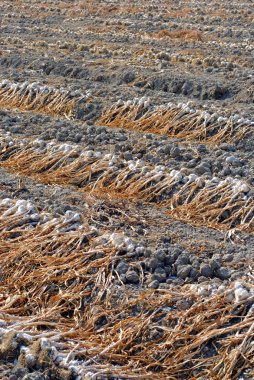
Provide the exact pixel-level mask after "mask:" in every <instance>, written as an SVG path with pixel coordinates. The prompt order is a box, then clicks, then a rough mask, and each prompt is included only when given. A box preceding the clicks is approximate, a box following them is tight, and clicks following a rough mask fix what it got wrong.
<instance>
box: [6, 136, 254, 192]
mask: <svg viewBox="0 0 254 380" xmlns="http://www.w3.org/2000/svg"><path fill="white" fill-rule="evenodd" d="M1 137H2V139H1ZM1 141H2V142H6V141H7V143H8V145H9V146H13V145H14V140H13V139H12V138H11V136H10V133H9V132H7V133H5V134H2V135H0V146H1ZM15 144H16V145H17V146H20V147H21V148H23V147H27V146H29V144H30V145H31V146H32V147H35V150H38V151H39V152H47V153H49V154H50V153H51V152H52V153H54V152H62V153H63V154H66V155H67V156H68V157H71V155H72V154H73V153H75V155H74V159H80V158H84V160H87V159H90V158H94V160H95V161H96V162H99V161H101V162H103V164H105V163H107V164H108V167H110V168H111V170H116V171H119V170H124V169H127V168H128V169H129V170H130V171H131V172H133V173H137V172H140V173H142V175H143V176H144V177H145V178H149V177H154V176H155V175H158V176H157V178H158V180H159V179H160V178H161V177H162V176H164V177H165V178H168V179H169V180H170V179H173V180H175V181H176V182H178V184H179V185H180V186H181V185H184V184H190V183H194V182H195V184H196V185H197V186H198V187H200V188H203V187H214V186H216V187H217V188H218V189H220V188H222V187H224V186H226V185H231V187H232V193H233V194H234V195H238V194H242V195H243V196H248V193H249V191H250V190H251V189H250V187H249V185H248V184H247V183H245V182H244V181H242V180H240V179H237V178H232V177H226V178H225V179H223V180H222V179H219V178H217V177H213V178H212V179H204V178H203V177H199V176H197V175H196V174H194V173H191V174H189V175H187V176H186V175H184V174H183V170H181V171H180V170H175V169H173V170H169V169H168V168H166V167H165V166H164V165H156V166H154V167H151V166H149V165H146V163H145V161H144V160H142V159H134V160H128V161H127V160H124V159H120V158H119V157H118V156H117V155H115V154H113V153H108V154H104V155H103V154H102V152H101V151H93V150H91V149H89V150H83V149H81V148H80V146H79V145H71V144H59V143H56V142H53V141H51V142H49V143H46V142H45V141H43V140H40V139H35V140H33V141H32V142H30V143H28V145H25V143H24V141H19V142H17V143H16V142H15ZM3 145H4V144H3ZM117 164H124V168H121V169H119V168H118V167H117ZM160 176H161V177H160ZM155 181H156V179H155Z"/></svg>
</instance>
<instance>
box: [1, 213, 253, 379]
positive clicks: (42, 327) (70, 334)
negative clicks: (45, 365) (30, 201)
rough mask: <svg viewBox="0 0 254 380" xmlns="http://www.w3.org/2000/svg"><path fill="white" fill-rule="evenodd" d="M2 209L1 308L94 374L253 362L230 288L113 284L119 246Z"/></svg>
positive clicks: (244, 309) (221, 375) (200, 369)
mask: <svg viewBox="0 0 254 380" xmlns="http://www.w3.org/2000/svg"><path fill="white" fill-rule="evenodd" d="M3 211H4V210H2V209H0V219H1V222H2V223H1V224H0V239H1V249H0V252H1V257H2V258H3V260H2V265H1V278H2V281H1V284H0V293H1V298H0V312H1V318H3V319H5V320H6V321H7V323H8V324H9V323H10V322H12V326H11V328H12V330H14V331H18V332H21V331H24V332H27V333H30V334H31V335H32V336H33V337H34V340H37V339H39V338H40V337H47V338H48V339H49V341H52V342H55V341H57V342H58V345H60V347H61V352H63V353H66V354H67V353H68V352H70V351H72V354H73V356H74V357H75V358H76V359H81V360H84V368H85V369H86V370H87V371H94V372H96V373H97V375H104V376H106V375H110V376H112V375H113V376H120V377H127V378H135V379H138V378H140V379H162V378H167V379H179V378H184V379H186V378H188V379H190V378H192V376H194V378H195V377H196V376H197V374H198V376H205V377H206V378H210V377H211V378H213V379H221V380H228V379H229V378H230V379H235V378H236V377H237V375H238V374H240V372H241V370H242V368H247V367H250V368H251V367H252V366H253V364H254V350H253V345H252V344H251V341H252V340H253V338H254V317H253V311H252V309H250V306H251V305H252V303H253V296H252V297H250V298H249V299H247V300H245V301H241V302H239V303H232V301H229V300H228V296H227V295H228V294H229V293H230V291H231V290H230V287H229V288H228V289H226V291H225V293H224V294H217V295H213V296H211V297H210V298H207V299H199V298H198V297H197V295H196V293H195V291H193V289H192V288H191V286H189V285H186V286H184V287H182V288H177V287H176V286H174V287H172V289H170V290H160V291H153V290H145V289H143V290H142V289H139V290H138V289H131V288H128V287H125V286H124V285H123V284H122V286H119V285H117V284H116V281H117V273H116V271H115V269H114V268H115V264H116V263H117V261H118V260H119V256H118V252H117V251H116V250H115V249H114V248H112V247H110V246H108V247H103V246H96V247H94V243H93V241H94V238H93V237H92V235H91V234H90V232H89V230H88V227H83V229H82V230H80V231H72V232H68V233H66V232H61V227H63V225H61V224H60V225H59V226H55V227H54V226H50V225H48V226H43V225H40V224H38V225H37V226H36V227H34V228H31V227H30V226H29V224H28V225H27V226H26V225H25V224H23V225H22V227H20V228H19V227H17V226H16V219H15V216H9V217H7V218H4V220H3V219H2V213H3ZM15 236H16V237H15ZM84 238H86V239H84ZM83 241H86V243H85V244H84V243H83ZM121 258H122V256H121ZM248 286H251V287H253V285H252V284H248ZM183 301H184V302H183ZM181 304H184V305H185V306H183V307H181V306H180V305H181ZM177 305H178V306H177ZM186 305H187V306H186ZM0 350H1V346H0Z"/></svg>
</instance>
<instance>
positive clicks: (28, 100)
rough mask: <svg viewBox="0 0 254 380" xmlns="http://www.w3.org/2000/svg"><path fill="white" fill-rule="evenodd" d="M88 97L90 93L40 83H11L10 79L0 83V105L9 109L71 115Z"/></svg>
mask: <svg viewBox="0 0 254 380" xmlns="http://www.w3.org/2000/svg"><path fill="white" fill-rule="evenodd" d="M87 97H88V95H84V94H82V93H80V92H79V91H69V90H66V89H64V88H60V89H56V88H53V87H50V86H42V85H39V84H38V83H31V84H29V83H27V82H23V83H11V82H10V81H8V80H3V81H2V82H1V83H0V106H1V107H3V108H8V109H10V108H17V109H20V110H26V111H31V110H33V111H38V112H43V113H48V114H51V115H64V116H66V117H70V116H71V115H72V113H73V111H74V109H75V107H77V105H78V104H79V103H80V102H81V101H85V99H86V98H87Z"/></svg>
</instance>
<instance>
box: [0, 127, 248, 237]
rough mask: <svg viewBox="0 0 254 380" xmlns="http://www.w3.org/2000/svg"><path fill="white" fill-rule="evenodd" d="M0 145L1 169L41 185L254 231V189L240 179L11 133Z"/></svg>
mask: <svg viewBox="0 0 254 380" xmlns="http://www.w3.org/2000/svg"><path fill="white" fill-rule="evenodd" d="M1 145H2V146H1V152H0V159H1V165H2V166H4V167H5V168H8V169H9V170H16V171H18V172H19V173H20V174H22V175H25V176H32V177H33V178H36V179H37V180H39V181H43V182H45V183H49V184H61V185H72V186H76V187H77V188H78V189H80V190H83V191H84V190H85V191H98V192H102V191H103V192H108V193H110V194H115V195H116V196H119V197H125V198H126V197H127V198H128V199H141V200H142V201H146V202H151V203H156V204H158V205H159V206H164V207H168V208H169V209H171V211H170V214H172V215H174V216H175V217H177V218H179V219H181V220H186V221H190V222H193V223H194V224H195V223H196V224H198V225H203V224H205V225H208V226H210V227H215V228H222V229H227V230H228V229H231V228H234V227H237V228H239V229H242V230H244V231H249V232H251V231H253V221H254V219H253V218H254V208H253V207H254V200H253V189H252V187H250V186H249V185H248V184H247V183H245V182H244V181H241V180H240V179H234V178H231V177H228V178H225V179H224V180H219V179H218V178H216V177H214V178H212V179H207V180H205V179H204V178H202V177H198V176H197V175H195V174H190V175H188V176H184V175H183V174H182V173H181V172H180V171H177V170H171V171H169V170H167V168H165V167H164V166H160V165H158V166H154V167H151V166H150V167H149V166H144V163H143V162H142V160H136V161H134V162H129V161H124V160H121V159H119V158H118V157H117V156H116V155H112V154H106V155H102V154H101V153H100V152H93V151H91V150H81V149H80V148H79V147H75V146H72V145H69V144H55V143H53V142H51V143H48V144H47V143H45V142H44V141H41V140H34V141H31V142H29V141H28V142H27V144H25V142H24V140H22V141H21V142H20V141H17V143H15V142H14V141H13V140H12V139H11V136H10V135H8V134H7V135H6V136H3V138H2V142H1Z"/></svg>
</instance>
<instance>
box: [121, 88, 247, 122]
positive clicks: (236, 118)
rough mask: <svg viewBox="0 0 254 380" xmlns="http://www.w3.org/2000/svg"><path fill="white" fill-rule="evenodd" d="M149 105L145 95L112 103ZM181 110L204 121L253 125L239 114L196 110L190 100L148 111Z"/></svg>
mask: <svg viewBox="0 0 254 380" xmlns="http://www.w3.org/2000/svg"><path fill="white" fill-rule="evenodd" d="M150 105H151V99H150V98H147V97H146V96H144V97H142V98H134V99H133V100H127V101H125V102H124V101H123V100H118V101H117V103H116V104H115V105H114V108H119V107H123V108H126V109H127V108H129V107H142V108H143V109H147V108H148V107H149V106H150ZM177 109H179V111H181V112H183V113H184V114H190V115H193V116H196V117H197V118H200V119H202V120H203V121H206V122H211V123H218V124H219V125H221V126H223V125H226V124H228V123H233V124H234V125H235V126H236V127H240V126H250V127H251V126H254V121H252V120H250V119H248V118H244V117H241V116H240V115H239V114H233V115H231V116H230V117H225V116H219V115H218V114H217V113H216V112H213V113H210V112H208V111H205V110H198V109H195V108H193V107H192V102H187V103H184V102H180V103H177V104H176V103H172V102H169V103H167V104H163V105H159V106H154V107H150V108H149V111H152V112H156V111H158V110H159V111H164V110H177Z"/></svg>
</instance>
